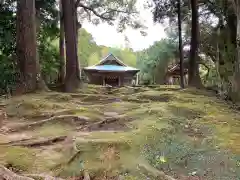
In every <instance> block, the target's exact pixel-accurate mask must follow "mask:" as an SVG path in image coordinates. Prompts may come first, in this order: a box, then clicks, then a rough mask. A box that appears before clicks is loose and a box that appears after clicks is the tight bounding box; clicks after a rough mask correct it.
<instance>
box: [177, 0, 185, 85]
mask: <svg viewBox="0 0 240 180" xmlns="http://www.w3.org/2000/svg"><path fill="white" fill-rule="evenodd" d="M177 12H178V38H179V42H178V43H179V59H180V86H181V88H184V67H183V46H182V17H181V0H178V2H177Z"/></svg>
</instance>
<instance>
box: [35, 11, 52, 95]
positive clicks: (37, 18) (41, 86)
mask: <svg viewBox="0 0 240 180" xmlns="http://www.w3.org/2000/svg"><path fill="white" fill-rule="evenodd" d="M35 11H36V15H35V24H36V35H37V34H38V33H39V32H40V26H41V24H40V15H39V13H40V12H39V9H36V10H35ZM36 65H37V73H38V78H37V89H39V90H42V91H48V90H49V89H48V87H47V85H46V83H45V81H44V78H43V76H42V73H41V68H40V59H39V52H38V48H37V51H36Z"/></svg>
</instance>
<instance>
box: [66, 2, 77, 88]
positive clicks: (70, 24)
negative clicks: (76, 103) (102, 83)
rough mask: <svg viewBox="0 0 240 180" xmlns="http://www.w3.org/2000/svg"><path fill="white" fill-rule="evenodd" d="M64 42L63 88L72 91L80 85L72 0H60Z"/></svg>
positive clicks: (74, 13)
mask: <svg viewBox="0 0 240 180" xmlns="http://www.w3.org/2000/svg"><path fill="white" fill-rule="evenodd" d="M62 11H63V17H64V31H65V44H66V77H65V81H64V82H65V83H64V90H65V91H66V92H73V91H74V90H76V89H77V88H78V87H79V85H80V71H79V66H78V57H77V37H76V21H75V20H76V18H75V16H76V11H75V1H74V0H68V1H65V0H62Z"/></svg>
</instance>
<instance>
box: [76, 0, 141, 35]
mask: <svg viewBox="0 0 240 180" xmlns="http://www.w3.org/2000/svg"><path fill="white" fill-rule="evenodd" d="M136 5H137V0H128V1H125V0H94V1H92V0H86V1H84V3H82V2H80V3H79V6H80V7H83V9H82V11H80V13H79V14H80V17H81V18H82V19H88V20H89V21H90V22H92V23H93V24H99V23H101V22H107V23H108V24H109V25H116V26H117V29H118V31H120V32H121V31H123V30H125V29H126V28H127V27H131V28H134V29H140V32H142V33H143V34H145V33H144V32H143V31H142V30H144V29H145V27H144V25H143V23H142V21H141V19H140V18H139V12H138V10H137V7H136ZM84 7H90V8H91V10H90V9H87V8H85V9H84ZM93 11H94V12H95V13H93Z"/></svg>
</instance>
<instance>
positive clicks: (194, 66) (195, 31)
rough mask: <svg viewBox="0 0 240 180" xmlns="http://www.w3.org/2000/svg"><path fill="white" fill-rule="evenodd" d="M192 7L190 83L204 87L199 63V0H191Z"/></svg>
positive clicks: (193, 85) (190, 84)
mask: <svg viewBox="0 0 240 180" xmlns="http://www.w3.org/2000/svg"><path fill="white" fill-rule="evenodd" d="M191 8H192V29H191V50H190V59H189V69H188V76H189V79H188V85H189V86H192V87H196V88H201V87H202V82H201V78H200V75H199V65H198V46H199V21H198V0H191Z"/></svg>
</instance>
